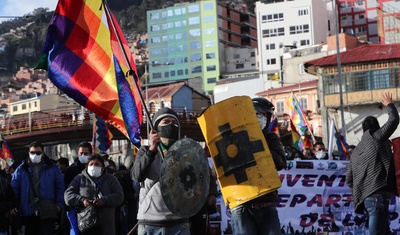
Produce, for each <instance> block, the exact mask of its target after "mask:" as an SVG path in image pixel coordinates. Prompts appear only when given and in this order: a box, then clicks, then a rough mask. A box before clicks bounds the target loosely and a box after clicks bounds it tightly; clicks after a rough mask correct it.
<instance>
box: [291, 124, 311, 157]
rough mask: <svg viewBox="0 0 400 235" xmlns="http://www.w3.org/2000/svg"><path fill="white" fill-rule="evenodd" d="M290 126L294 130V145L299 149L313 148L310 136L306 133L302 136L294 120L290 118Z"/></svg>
mask: <svg viewBox="0 0 400 235" xmlns="http://www.w3.org/2000/svg"><path fill="white" fill-rule="evenodd" d="M290 128H291V130H292V141H293V147H295V148H296V149H297V150H299V151H303V150H304V149H306V148H313V145H312V143H311V141H310V138H309V137H307V136H306V135H304V136H301V135H300V133H299V132H298V131H297V129H296V126H295V125H294V123H293V121H292V120H290Z"/></svg>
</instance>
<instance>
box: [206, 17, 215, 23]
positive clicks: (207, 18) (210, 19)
mask: <svg viewBox="0 0 400 235" xmlns="http://www.w3.org/2000/svg"><path fill="white" fill-rule="evenodd" d="M204 22H205V23H208V22H214V16H204Z"/></svg>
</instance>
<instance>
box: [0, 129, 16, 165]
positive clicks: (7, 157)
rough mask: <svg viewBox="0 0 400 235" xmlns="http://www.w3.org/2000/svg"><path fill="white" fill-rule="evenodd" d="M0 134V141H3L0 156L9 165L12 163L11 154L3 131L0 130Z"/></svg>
mask: <svg viewBox="0 0 400 235" xmlns="http://www.w3.org/2000/svg"><path fill="white" fill-rule="evenodd" d="M0 135H1V141H2V142H3V153H1V155H0V158H1V159H3V160H4V161H6V163H7V164H8V165H9V166H11V165H12V164H13V163H14V159H13V156H12V154H11V151H10V148H9V147H8V144H7V142H6V139H5V138H4V135H3V133H2V132H0Z"/></svg>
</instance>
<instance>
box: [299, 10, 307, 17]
mask: <svg viewBox="0 0 400 235" xmlns="http://www.w3.org/2000/svg"><path fill="white" fill-rule="evenodd" d="M298 13H299V16H306V15H308V9H302V10H299V11H298Z"/></svg>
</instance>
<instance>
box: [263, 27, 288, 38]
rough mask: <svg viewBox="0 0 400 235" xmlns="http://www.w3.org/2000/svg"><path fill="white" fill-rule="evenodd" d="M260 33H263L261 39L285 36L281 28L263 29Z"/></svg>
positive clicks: (283, 29)
mask: <svg viewBox="0 0 400 235" xmlns="http://www.w3.org/2000/svg"><path fill="white" fill-rule="evenodd" d="M262 33H263V38H270V37H271V38H272V37H277V36H285V28H283V27H282V28H276V29H264V30H263V31H262Z"/></svg>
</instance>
